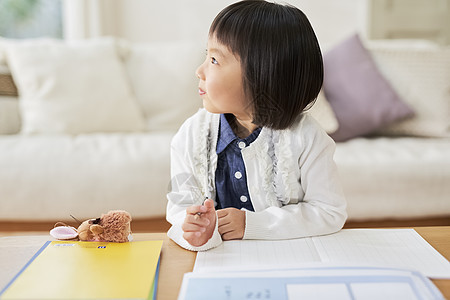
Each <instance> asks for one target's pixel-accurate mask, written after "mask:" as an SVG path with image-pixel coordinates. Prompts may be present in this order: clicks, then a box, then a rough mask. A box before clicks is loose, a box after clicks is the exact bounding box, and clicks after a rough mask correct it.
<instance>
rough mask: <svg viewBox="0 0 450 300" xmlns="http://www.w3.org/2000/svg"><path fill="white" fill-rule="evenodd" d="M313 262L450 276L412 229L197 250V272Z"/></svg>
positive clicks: (441, 259) (449, 267)
mask: <svg viewBox="0 0 450 300" xmlns="http://www.w3.org/2000/svg"><path fill="white" fill-rule="evenodd" d="M311 262H325V263H332V264H335V265H336V264H338V265H353V266H354V265H363V266H377V267H389V268H402V269H408V270H414V271H419V272H421V273H422V274H424V275H425V276H428V277H433V278H450V263H449V262H448V260H447V259H445V258H444V257H443V256H442V255H441V254H440V253H439V252H437V251H436V250H435V249H434V248H433V247H432V246H431V245H430V244H428V243H427V242H426V241H425V240H424V239H423V238H422V237H421V236H420V235H419V234H418V233H417V232H416V231H415V230H414V229H343V230H341V231H340V232H338V233H335V234H330V235H324V236H317V237H310V238H302V239H292V240H279V241H261V240H242V241H226V242H224V243H222V245H220V246H219V247H217V248H214V249H211V250H208V251H205V252H199V253H198V254H197V259H196V261H195V266H194V272H198V271H214V270H221V271H223V270H224V269H231V270H235V269H247V270H249V269H255V268H256V269H267V268H273V267H276V268H283V267H292V266H295V265H301V264H304V263H311Z"/></svg>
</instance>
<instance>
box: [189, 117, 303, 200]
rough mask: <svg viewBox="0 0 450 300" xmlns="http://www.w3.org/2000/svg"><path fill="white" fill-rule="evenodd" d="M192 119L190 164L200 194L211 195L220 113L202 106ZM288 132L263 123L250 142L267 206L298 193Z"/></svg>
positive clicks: (295, 168)
mask: <svg viewBox="0 0 450 300" xmlns="http://www.w3.org/2000/svg"><path fill="white" fill-rule="evenodd" d="M199 117H200V120H199V122H196V123H195V124H196V126H198V127H199V128H196V129H197V130H195V141H196V142H195V146H194V147H195V149H194V152H193V153H194V157H193V167H194V171H195V174H197V176H198V180H199V182H200V185H201V190H202V194H203V197H204V198H206V197H207V198H211V199H215V194H216V193H215V183H214V181H215V179H214V176H215V171H216V166H217V154H216V145H217V138H218V132H219V122H220V115H218V114H212V113H209V112H207V111H206V110H203V114H200V116H199ZM291 134H292V132H291V131H290V130H289V129H287V130H271V129H268V128H265V127H263V128H262V130H261V132H260V134H259V136H258V138H257V139H256V140H255V141H254V142H253V146H254V147H257V149H258V151H256V153H257V159H258V163H259V164H260V166H261V170H265V174H264V175H265V176H264V178H262V180H263V188H264V191H265V194H266V201H267V204H268V205H269V206H277V207H281V206H282V205H286V204H288V203H289V201H290V199H291V198H293V199H295V198H298V195H299V186H300V185H299V183H298V182H297V180H296V179H297V178H299V173H300V170H299V167H298V162H297V161H295V160H294V159H293V155H292V151H291Z"/></svg>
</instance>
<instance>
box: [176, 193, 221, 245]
mask: <svg viewBox="0 0 450 300" xmlns="http://www.w3.org/2000/svg"><path fill="white" fill-rule="evenodd" d="M198 213H199V214H198ZM215 226H216V210H215V209H214V201H213V200H211V199H208V200H206V201H205V203H204V204H203V205H193V206H190V207H188V208H187V209H186V218H185V219H184V223H183V225H182V226H181V228H182V229H183V231H184V233H183V238H184V239H185V240H186V241H187V242H188V243H189V244H191V245H192V246H194V247H199V246H202V245H204V244H205V243H206V242H207V241H208V240H209V239H210V238H211V237H212V235H213V232H214V227H215Z"/></svg>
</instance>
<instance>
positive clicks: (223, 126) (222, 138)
mask: <svg viewBox="0 0 450 300" xmlns="http://www.w3.org/2000/svg"><path fill="white" fill-rule="evenodd" d="M219 128H220V129H219V139H218V141H217V147H216V153H217V154H220V153H221V152H222V151H223V150H225V148H227V147H228V145H229V144H231V143H232V142H233V141H235V140H237V141H243V142H245V144H246V146H248V145H250V144H251V143H252V142H253V141H254V140H256V138H257V137H258V135H259V133H260V132H261V128H257V129H255V130H254V131H253V132H252V134H250V135H249V136H248V137H246V138H245V139H239V138H238V137H237V136H236V135H235V134H234V131H233V129H232V128H231V126H230V123H228V120H227V117H226V115H225V114H221V115H220V125H219Z"/></svg>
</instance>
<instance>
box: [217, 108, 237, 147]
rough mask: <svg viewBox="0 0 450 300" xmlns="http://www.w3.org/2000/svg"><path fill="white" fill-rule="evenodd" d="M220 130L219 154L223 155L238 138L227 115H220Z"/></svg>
mask: <svg viewBox="0 0 450 300" xmlns="http://www.w3.org/2000/svg"><path fill="white" fill-rule="evenodd" d="M219 126H220V130H219V140H218V141H217V148H216V152H217V154H219V153H221V152H222V151H223V150H225V148H226V147H227V146H228V145H229V144H230V143H231V142H232V141H234V140H235V139H237V136H236V135H235V134H234V132H233V129H231V126H230V123H228V120H227V118H226V116H225V114H221V115H220V125H219Z"/></svg>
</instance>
